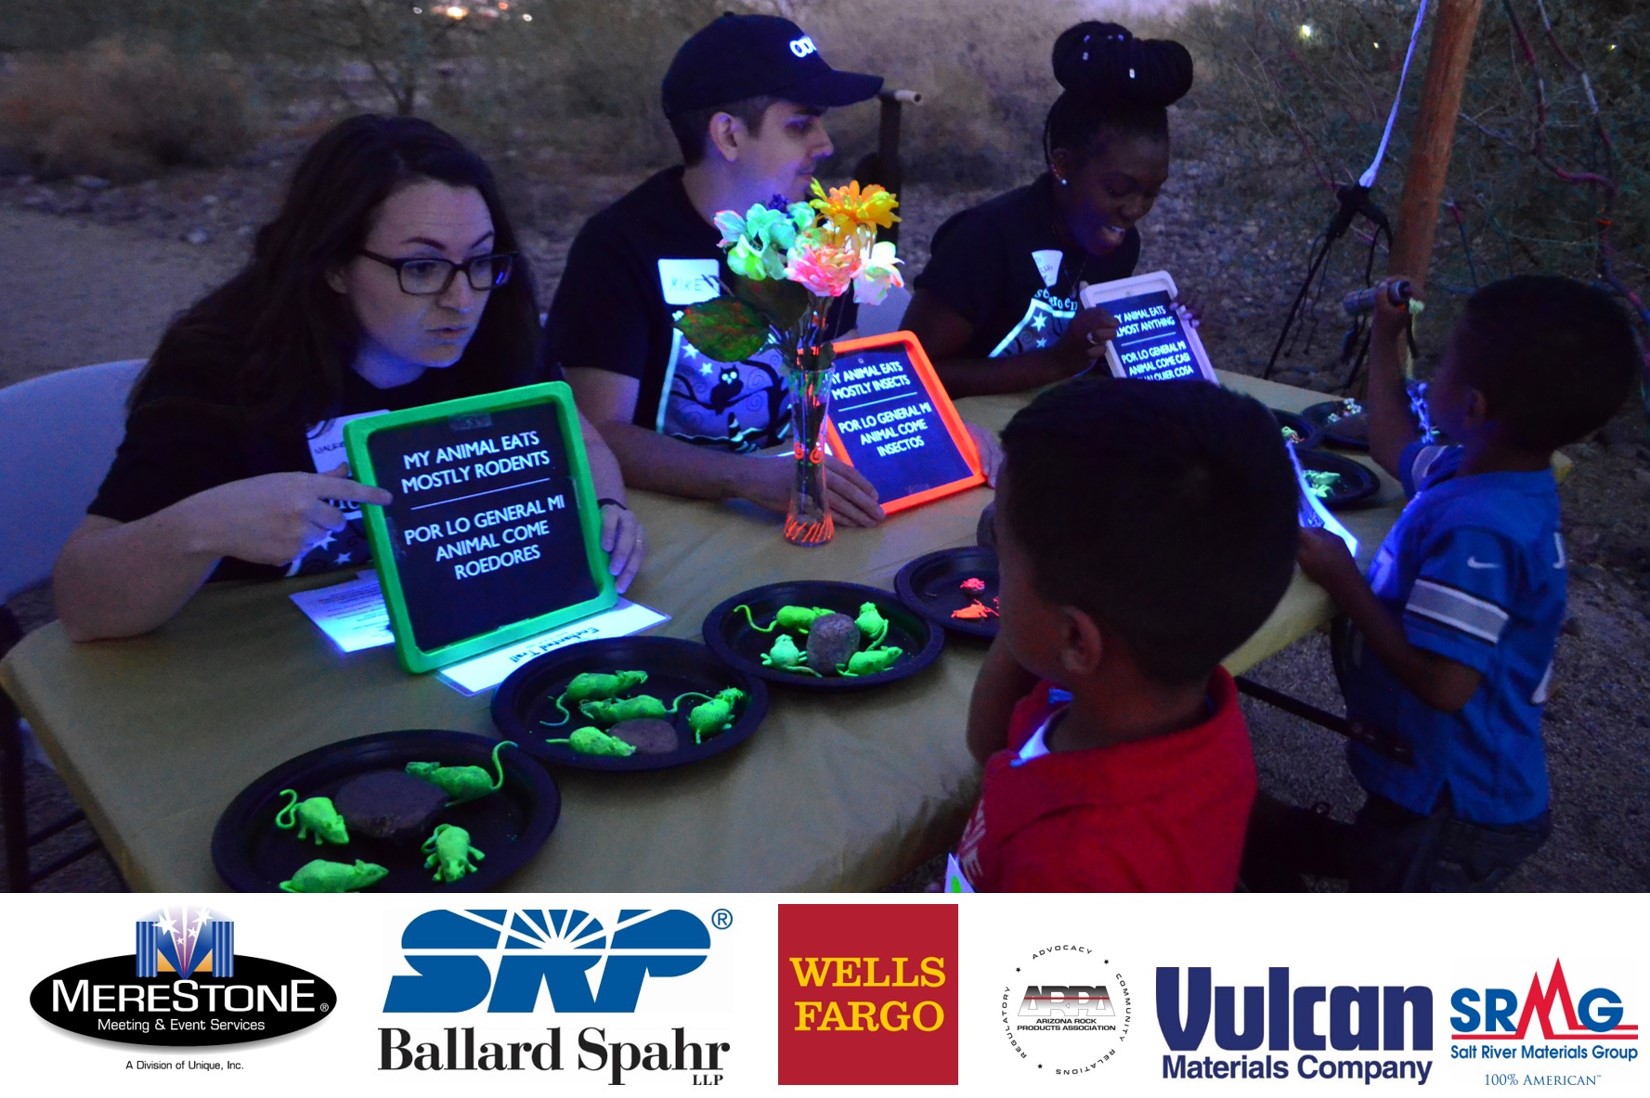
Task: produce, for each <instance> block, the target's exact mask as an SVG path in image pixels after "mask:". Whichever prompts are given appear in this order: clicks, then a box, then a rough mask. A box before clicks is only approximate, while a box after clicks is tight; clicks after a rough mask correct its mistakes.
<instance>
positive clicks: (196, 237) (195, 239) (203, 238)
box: [183, 225, 212, 248]
mask: <svg viewBox="0 0 1650 1098" xmlns="http://www.w3.org/2000/svg"><path fill="white" fill-rule="evenodd" d="M183 239H184V241H185V242H186V243H189V244H193V245H195V247H197V248H198V247H201V246H202V245H204V244H210V243H211V242H212V234H211V233H209V232H207V231H206V230H205V229H203V228H201V227H200V226H199V225H197V226H195V227H194V228H193V229H190V230H189V231H188V232H186V233H184V234H183Z"/></svg>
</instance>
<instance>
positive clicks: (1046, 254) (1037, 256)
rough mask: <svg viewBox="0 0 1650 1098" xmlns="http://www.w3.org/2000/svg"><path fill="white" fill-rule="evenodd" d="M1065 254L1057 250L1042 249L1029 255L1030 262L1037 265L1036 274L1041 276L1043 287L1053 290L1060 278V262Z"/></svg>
mask: <svg viewBox="0 0 1650 1098" xmlns="http://www.w3.org/2000/svg"><path fill="white" fill-rule="evenodd" d="M1064 258H1065V253H1064V252H1062V251H1060V250H1059V249H1057V248H1043V249H1041V250H1039V251H1035V252H1032V253H1031V261H1032V262H1033V263H1035V264H1037V273H1038V274H1040V275H1042V276H1043V285H1044V286H1047V287H1049V288H1050V289H1053V287H1054V284H1055V282H1057V281H1059V278H1060V260H1062V259H1064Z"/></svg>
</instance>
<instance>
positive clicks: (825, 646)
mask: <svg viewBox="0 0 1650 1098" xmlns="http://www.w3.org/2000/svg"><path fill="white" fill-rule="evenodd" d="M858 651H859V626H857V625H855V624H854V619H853V618H850V617H849V616H848V615H847V614H826V615H825V616H824V617H822V618H818V619H816V620H815V621H814V623H813V624H812V625H811V626H809V627H808V666H809V667H811V668H813V669H814V670H815V671H818V672H819V673H820V674H821V675H829V674H831V673H832V672H834V671H835V670H836V665H837V664H839V663H847V662H848V657H849V656H851V655H853V654H854V653H855V652H858Z"/></svg>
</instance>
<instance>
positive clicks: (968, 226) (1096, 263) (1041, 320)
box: [913, 174, 1140, 358]
mask: <svg viewBox="0 0 1650 1098" xmlns="http://www.w3.org/2000/svg"><path fill="white" fill-rule="evenodd" d="M1055 216H1056V215H1055V210H1054V181H1053V179H1051V178H1050V177H1049V176H1048V175H1046V174H1045V175H1043V176H1041V177H1039V178H1038V179H1037V181H1036V182H1035V183H1032V184H1031V185H1030V186H1027V187H1021V188H1019V189H1018V190H1013V191H1009V192H1008V193H1007V194H1003V195H998V196H997V197H996V198H993V199H991V200H990V201H988V202H983V203H981V204H980V205H978V206H975V207H974V208H973V209H968V210H964V211H963V212H962V213H959V214H956V215H954V216H952V217H951V218H950V219H949V220H947V221H946V223H945V224H943V225H941V226H940V229H939V232H937V233H935V234H934V244H933V254H932V257H931V258H930V259H929V261H928V266H927V267H925V268H923V272H922V274H920V275H918V276H917V278H916V281H915V283H913V285H915V287H916V288H917V289H919V290H926V291H928V292H929V293H932V294H934V295H935V296H937V297H938V298H939V299H940V300H942V301H944V302H945V303H946V304H947V305H949V306H950V307H951V308H952V309H955V310H956V311H957V313H958V314H959V315H960V316H962V317H963V318H964V319H965V320H967V321H968V322H969V323H970V324H972V325H974V336H973V338H972V339H971V340H969V342H968V345H967V346H965V347H964V348H963V350H962V352H961V356H962V357H964V358H1001V357H1005V356H1008V355H1018V354H1023V353H1025V352H1026V351H1034V350H1037V349H1038V348H1041V347H1050V346H1053V345H1054V342H1055V341H1056V340H1058V339H1059V338H1060V336H1061V335H1062V334H1063V333H1064V332H1065V330H1066V326H1067V325H1068V324H1070V323H1071V318H1072V317H1073V316H1075V315H1076V314H1077V309H1078V307H1079V306H1078V302H1077V284H1078V283H1079V282H1087V283H1091V284H1092V283H1096V282H1110V281H1112V280H1114V279H1118V278H1127V277H1129V276H1130V275H1131V274H1133V273H1134V266H1135V264H1136V263H1137V262H1138V261H1139V259H1140V233H1139V232H1138V231H1137V230H1135V229H1132V228H1131V229H1130V230H1129V231H1128V234H1127V235H1126V236H1125V237H1124V239H1123V243H1122V246H1120V247H1119V248H1118V249H1117V250H1116V251H1114V252H1112V253H1110V254H1109V255H1105V256H1100V257H1098V258H1096V257H1094V256H1091V255H1089V254H1088V253H1087V252H1083V251H1070V252H1068V251H1066V250H1065V247H1064V245H1062V244H1061V243H1060V240H1059V238H1058V237H1057V236H1056V235H1055V232H1054V220H1055Z"/></svg>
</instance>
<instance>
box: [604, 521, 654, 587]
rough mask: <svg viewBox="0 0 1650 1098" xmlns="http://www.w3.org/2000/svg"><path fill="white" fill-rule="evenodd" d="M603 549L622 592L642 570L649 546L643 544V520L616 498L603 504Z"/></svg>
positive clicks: (614, 579)
mask: <svg viewBox="0 0 1650 1098" xmlns="http://www.w3.org/2000/svg"><path fill="white" fill-rule="evenodd" d="M601 511H602V551H603V552H605V553H606V554H607V571H608V574H609V575H611V576H612V577H613V586H614V587H615V588H617V589H618V591H619V593H620V594H623V593H624V592H625V591H626V590H627V589H628V588H629V587H630V581H631V580H633V579H635V578H636V573H637V572H638V571H640V570H641V567H642V560H643V558H645V557H646V556H647V547H646V546H645V545H644V544H643V543H642V520H641V519H639V518H637V517H636V512H634V511H632V510H631V509H630V508H628V507H626V506H625V505H624V504H622V503H620V502H618V501H617V500H608V501H607V502H606V503H604V504H602V507H601Z"/></svg>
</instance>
